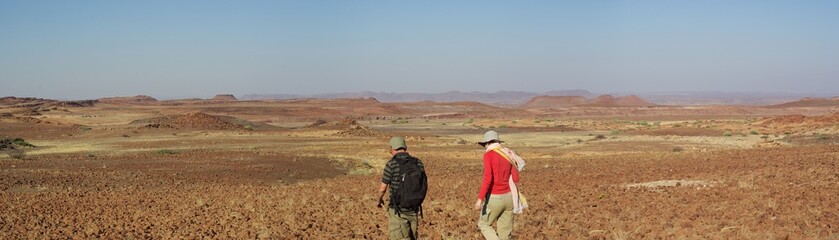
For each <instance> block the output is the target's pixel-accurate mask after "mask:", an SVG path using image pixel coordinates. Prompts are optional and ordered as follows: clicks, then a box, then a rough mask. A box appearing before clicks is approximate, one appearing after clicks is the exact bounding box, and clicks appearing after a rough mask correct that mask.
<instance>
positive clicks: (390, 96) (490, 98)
mask: <svg viewBox="0 0 839 240" xmlns="http://www.w3.org/2000/svg"><path fill="white" fill-rule="evenodd" d="M540 95H549V96H567V95H578V96H586V97H592V96H595V94H593V93H591V92H589V91H588V90H582V89H575V90H563V91H550V92H545V93H534V92H523V91H499V92H493V93H487V92H462V91H449V92H443V93H388V92H371V91H364V92H349V93H326V94H312V95H297V94H248V95H244V96H242V97H241V99H242V100H264V99H293V98H375V99H378V100H379V101H382V102H421V101H434V102H482V103H489V104H496V105H511V106H512V105H519V104H522V103H524V102H526V101H528V100H530V99H531V98H533V97H536V96H540Z"/></svg>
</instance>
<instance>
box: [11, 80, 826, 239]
mask: <svg viewBox="0 0 839 240" xmlns="http://www.w3.org/2000/svg"><path fill="white" fill-rule="evenodd" d="M490 129H494V130H496V131H498V132H499V133H500V134H501V139H502V140H504V141H505V142H506V143H505V144H506V145H507V146H509V147H510V148H512V149H514V150H515V151H517V152H518V153H519V154H520V155H521V156H522V157H524V159H525V160H526V161H527V165H526V167H525V169H524V171H522V172H521V179H522V180H521V186H520V188H522V189H523V193H524V194H526V195H527V197H528V200H529V204H530V207H529V208H528V209H526V210H525V213H523V214H521V215H517V216H516V221H515V230H514V237H515V238H516V239H696V238H701V239H839V144H838V143H839V99H836V98H833V99H802V100H800V101H795V102H789V103H785V104H778V105H771V106H710V105H709V106H665V105H656V104H653V103H648V102H646V101H644V100H643V99H640V98H637V97H634V96H627V97H612V96H601V97H597V98H594V99H586V98H582V97H573V96H564V97H556V96H543V97H537V98H534V99H532V100H531V101H528V102H527V103H524V104H521V105H516V106H495V105H489V104H483V103H478V102H405V103H390V102H379V101H378V100H376V99H370V98H359V99H290V100H248V101H240V100H236V99H235V98H234V97H232V96H227V95H220V96H217V97H215V98H213V99H184V100H166V101H158V100H156V99H153V98H151V97H147V96H137V97H117V98H107V99H99V100H90V101H57V100H49V99H37V98H15V97H7V98H2V100H0V137H2V141H0V151H2V152H0V239H21V238H27V239H33V238H34V239H56V238H61V239H64V238H74V239H91V238H106V239H136V238H151V239H161V238H162V239H169V238H189V239H195V238H222V239H245V238H248V239H254V238H258V239H385V238H386V234H385V231H386V230H387V229H386V228H387V219H386V214H385V212H384V210H383V209H380V208H377V207H376V199H375V193H374V190H375V188H376V187H377V186H378V183H379V182H380V179H381V171H382V168H383V166H384V164H385V162H386V161H387V160H388V159H389V157H390V155H389V153H388V145H387V140H388V138H390V137H392V136H403V137H405V138H406V139H407V141H408V145H409V152H410V153H411V154H412V155H414V156H417V157H418V158H420V159H422V160H423V161H424V162H425V166H426V170H427V174H428V177H429V185H430V190H429V195H428V197H427V200H426V202H425V203H424V204H423V208H424V218H422V222H421V225H420V237H421V238H422V239H480V238H481V236H480V234H479V232H478V230H477V218H478V214H479V213H478V212H477V211H474V210H472V209H471V206H472V204H473V203H474V201H475V199H476V198H477V197H476V195H477V194H478V190H479V189H478V188H479V186H480V181H481V179H480V178H481V174H482V172H481V171H482V161H481V155H482V153H483V149H481V148H480V146H478V145H476V144H475V143H476V142H477V141H478V140H480V138H481V134H482V133H483V132H484V131H487V130H490Z"/></svg>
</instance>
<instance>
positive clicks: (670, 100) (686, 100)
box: [638, 92, 830, 106]
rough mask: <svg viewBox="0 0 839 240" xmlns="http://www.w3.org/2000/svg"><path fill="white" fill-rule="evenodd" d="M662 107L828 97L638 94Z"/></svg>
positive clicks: (792, 94)
mask: <svg viewBox="0 0 839 240" xmlns="http://www.w3.org/2000/svg"><path fill="white" fill-rule="evenodd" d="M638 95H639V96H640V97H641V98H643V99H646V100H647V101H650V102H654V103H657V104H660V105H751V106H766V105H774V104H781V103H785V102H791V101H796V100H798V99H801V98H805V97H828V96H830V95H823V94H814V93H767V92H662V93H641V94H638Z"/></svg>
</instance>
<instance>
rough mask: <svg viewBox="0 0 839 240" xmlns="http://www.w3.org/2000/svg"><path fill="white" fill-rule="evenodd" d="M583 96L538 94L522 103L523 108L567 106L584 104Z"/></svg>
mask: <svg viewBox="0 0 839 240" xmlns="http://www.w3.org/2000/svg"><path fill="white" fill-rule="evenodd" d="M585 103H586V98H585V97H582V96H536V97H533V98H531V99H530V100H529V101H527V102H526V103H524V104H523V105H522V107H523V108H567V107H575V106H579V105H583V104H585Z"/></svg>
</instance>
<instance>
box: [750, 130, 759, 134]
mask: <svg viewBox="0 0 839 240" xmlns="http://www.w3.org/2000/svg"><path fill="white" fill-rule="evenodd" d="M749 134H751V135H758V134H759V133H758V132H757V131H756V130H751V131H749Z"/></svg>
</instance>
